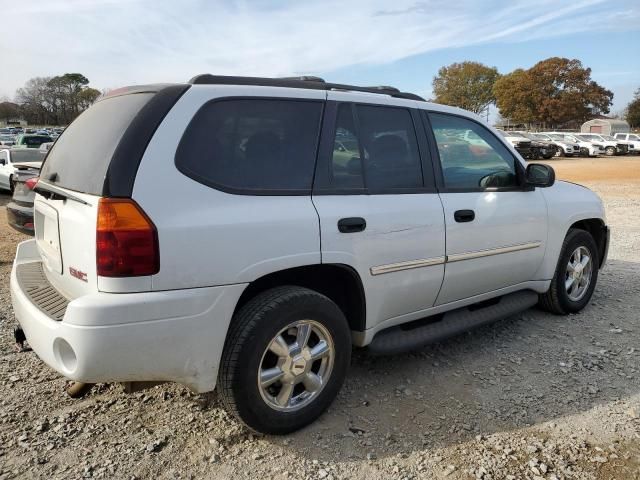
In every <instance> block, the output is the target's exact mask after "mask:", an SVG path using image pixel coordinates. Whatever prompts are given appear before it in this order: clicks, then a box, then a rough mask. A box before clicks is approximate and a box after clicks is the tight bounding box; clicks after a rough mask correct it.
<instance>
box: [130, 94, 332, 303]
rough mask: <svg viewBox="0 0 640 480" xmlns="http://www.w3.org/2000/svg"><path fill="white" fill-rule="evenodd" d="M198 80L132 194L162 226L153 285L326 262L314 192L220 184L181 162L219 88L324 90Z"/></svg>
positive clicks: (195, 283)
mask: <svg viewBox="0 0 640 480" xmlns="http://www.w3.org/2000/svg"><path fill="white" fill-rule="evenodd" d="M248 90H251V88H250V87H246V86H244V87H238V86H212V85H202V86H194V87H192V88H190V89H189V91H187V92H186V93H185V94H184V95H183V96H182V97H181V98H180V100H179V101H178V102H177V103H176V105H175V106H174V107H173V109H172V110H171V111H170V112H169V114H168V115H167V116H166V117H165V119H164V121H163V123H162V124H161V125H160V127H159V128H158V130H157V131H156V133H155V134H154V137H153V139H152V140H151V143H150V144H149V147H148V148H147V150H146V152H145V154H144V157H143V158H142V162H141V164H140V168H139V170H138V174H137V176H136V181H135V184H134V189H133V198H134V200H136V202H138V204H139V205H140V206H141V207H142V208H143V209H144V211H145V212H146V213H147V215H149V217H150V218H151V219H152V221H153V222H154V223H155V225H156V227H157V229H158V238H159V244H160V272H159V273H158V274H157V275H154V276H153V277H152V288H153V290H171V289H178V288H193V287H204V286H215V285H225V284H234V283H248V282H251V281H253V280H255V279H257V278H259V277H261V276H263V275H265V274H267V273H271V272H273V271H278V270H281V269H285V268H291V267H296V266H302V265H310V264H317V263H320V232H319V221H318V216H317V213H316V211H315V208H314V207H313V204H312V202H311V197H310V196H249V195H235V194H230V193H225V192H221V191H218V190H215V189H213V188H211V187H208V186H205V185H202V184H200V183H198V182H196V181H195V180H193V179H191V178H189V177H187V176H185V175H184V174H182V173H181V172H180V171H178V169H177V168H176V166H175V153H176V149H177V147H178V143H179V142H180V139H181V137H182V135H183V133H184V131H185V129H186V127H187V125H188V123H189V121H190V120H191V118H192V117H193V115H194V114H195V113H196V111H197V110H198V109H199V108H200V107H201V106H202V105H203V104H204V103H205V102H206V101H208V100H211V99H213V98H216V97H220V96H232V97H233V96H247V95H249V96H265V97H271V98H273V97H290V96H292V95H295V96H296V97H299V98H315V99H322V100H324V98H325V95H326V94H325V92H323V91H312V90H299V91H296V92H292V91H291V90H292V89H286V90H284V89H278V88H264V87H261V88H259V89H255V95H252V94H253V93H254V92H248Z"/></svg>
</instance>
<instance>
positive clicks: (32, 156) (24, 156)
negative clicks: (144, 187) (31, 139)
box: [11, 148, 46, 163]
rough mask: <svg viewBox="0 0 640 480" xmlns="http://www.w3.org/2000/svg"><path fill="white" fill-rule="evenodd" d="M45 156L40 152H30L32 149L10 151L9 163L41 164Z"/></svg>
mask: <svg viewBox="0 0 640 480" xmlns="http://www.w3.org/2000/svg"><path fill="white" fill-rule="evenodd" d="M45 155H46V153H45V152H41V151H40V150H32V149H26V148H25V149H21V150H18V149H15V150H11V162H12V163H22V162H41V161H42V160H43V159H44V156H45Z"/></svg>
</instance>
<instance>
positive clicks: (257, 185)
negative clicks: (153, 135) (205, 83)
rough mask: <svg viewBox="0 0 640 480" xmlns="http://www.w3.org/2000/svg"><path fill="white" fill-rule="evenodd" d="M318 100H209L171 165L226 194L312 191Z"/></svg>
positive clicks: (318, 124) (319, 113)
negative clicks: (173, 164)
mask: <svg viewBox="0 0 640 480" xmlns="http://www.w3.org/2000/svg"><path fill="white" fill-rule="evenodd" d="M322 106H323V103H322V102H314V101H306V100H280V99H264V100H263V99H233V100H231V99H230V100H214V101H212V102H209V103H207V104H205V105H204V106H203V107H202V108H201V109H200V110H199V111H198V113H196V115H195V116H194V118H193V120H192V121H191V123H190V124H189V126H188V127H187V130H186V131H185V133H184V136H183V137H182V139H181V141H180V145H179V146H178V150H177V152H176V166H177V168H178V169H179V170H180V171H181V172H182V173H184V174H185V175H187V176H189V177H191V178H193V179H194V180H196V181H198V182H200V183H203V184H205V185H208V186H211V187H213V188H217V189H220V190H223V191H228V192H231V193H243V194H278V193H280V192H286V193H290V194H292V193H308V192H309V191H310V190H311V183H312V181H313V172H314V166H315V158H316V148H317V143H318V135H319V130H320V118H321V115H322Z"/></svg>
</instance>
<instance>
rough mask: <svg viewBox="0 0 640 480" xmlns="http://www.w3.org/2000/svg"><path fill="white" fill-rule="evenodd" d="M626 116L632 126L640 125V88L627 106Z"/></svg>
mask: <svg viewBox="0 0 640 480" xmlns="http://www.w3.org/2000/svg"><path fill="white" fill-rule="evenodd" d="M625 118H626V120H627V122H629V125H631V126H632V127H640V88H638V90H636V93H635V94H634V96H633V100H632V101H631V103H629V105H628V106H627V112H626V115H625Z"/></svg>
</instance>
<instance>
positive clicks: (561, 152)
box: [555, 147, 565, 157]
mask: <svg viewBox="0 0 640 480" xmlns="http://www.w3.org/2000/svg"><path fill="white" fill-rule="evenodd" d="M564 155H565V153H564V149H563V148H562V147H558V149H557V150H556V154H555V156H556V157H564Z"/></svg>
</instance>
